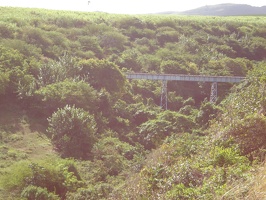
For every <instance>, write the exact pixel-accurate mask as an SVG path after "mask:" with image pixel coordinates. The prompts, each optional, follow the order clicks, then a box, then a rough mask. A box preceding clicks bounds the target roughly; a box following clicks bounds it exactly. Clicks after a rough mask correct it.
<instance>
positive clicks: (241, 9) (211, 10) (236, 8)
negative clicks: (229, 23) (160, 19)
mask: <svg viewBox="0 0 266 200" xmlns="http://www.w3.org/2000/svg"><path fill="white" fill-rule="evenodd" d="M164 13H165V14H181V15H204V16H247V15H250V16H252V15H266V6H262V7H254V6H250V5H246V4H218V5H206V6H203V7H200V8H196V9H192V10H187V11H183V12H164Z"/></svg>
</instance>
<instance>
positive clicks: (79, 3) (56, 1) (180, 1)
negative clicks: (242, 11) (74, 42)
mask: <svg viewBox="0 0 266 200" xmlns="http://www.w3.org/2000/svg"><path fill="white" fill-rule="evenodd" d="M220 3H239V4H249V5H252V6H263V5H266V0H90V1H88V0H0V6H12V7H31V8H48V9H56V10H78V11H89V12H91V11H103V12H110V13H126V14H142V13H155V12H162V11H184V10H189V9H193V8H197V7H201V6H206V5H214V4H220ZM0 16H1V13H0Z"/></svg>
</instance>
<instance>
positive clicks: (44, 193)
mask: <svg viewBox="0 0 266 200" xmlns="http://www.w3.org/2000/svg"><path fill="white" fill-rule="evenodd" d="M21 197H22V198H27V199H28V200H35V199H38V200H59V199H60V198H59V197H58V196H57V195H55V194H53V193H50V192H48V190H47V189H46V188H41V187H37V186H33V185H29V186H28V187H26V188H25V189H24V190H23V191H22V193H21Z"/></svg>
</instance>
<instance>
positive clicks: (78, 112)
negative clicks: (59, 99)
mask: <svg viewBox="0 0 266 200" xmlns="http://www.w3.org/2000/svg"><path fill="white" fill-rule="evenodd" d="M48 122H49V126H48V129H47V132H48V133H50V134H52V142H53V144H54V145H55V148H56V149H57V150H58V152H59V153H60V154H61V156H62V157H74V158H81V159H86V158H88V157H89V154H90V150H91V148H92V145H93V143H94V137H95V134H96V122H95V120H94V117H93V116H92V115H90V114H89V113H88V112H86V111H85V110H83V109H80V108H75V106H72V107H71V106H69V105H66V106H65V107H64V108H61V109H58V110H57V111H56V112H54V113H53V114H52V116H51V117H50V118H48Z"/></svg>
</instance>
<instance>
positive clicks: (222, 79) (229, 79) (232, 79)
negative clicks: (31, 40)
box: [126, 73, 245, 110]
mask: <svg viewBox="0 0 266 200" xmlns="http://www.w3.org/2000/svg"><path fill="white" fill-rule="evenodd" d="M126 78H127V79H145V80H160V81H162V89H161V102H160V106H161V107H162V108H163V109H165V110H167V101H168V99H167V81H193V82H210V83H212V84H211V94H210V102H212V103H214V102H216V100H217V94H218V93H217V92H218V90H217V83H239V82H241V81H243V80H244V79H245V77H240V76H204V75H184V74H147V73H127V74H126Z"/></svg>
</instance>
